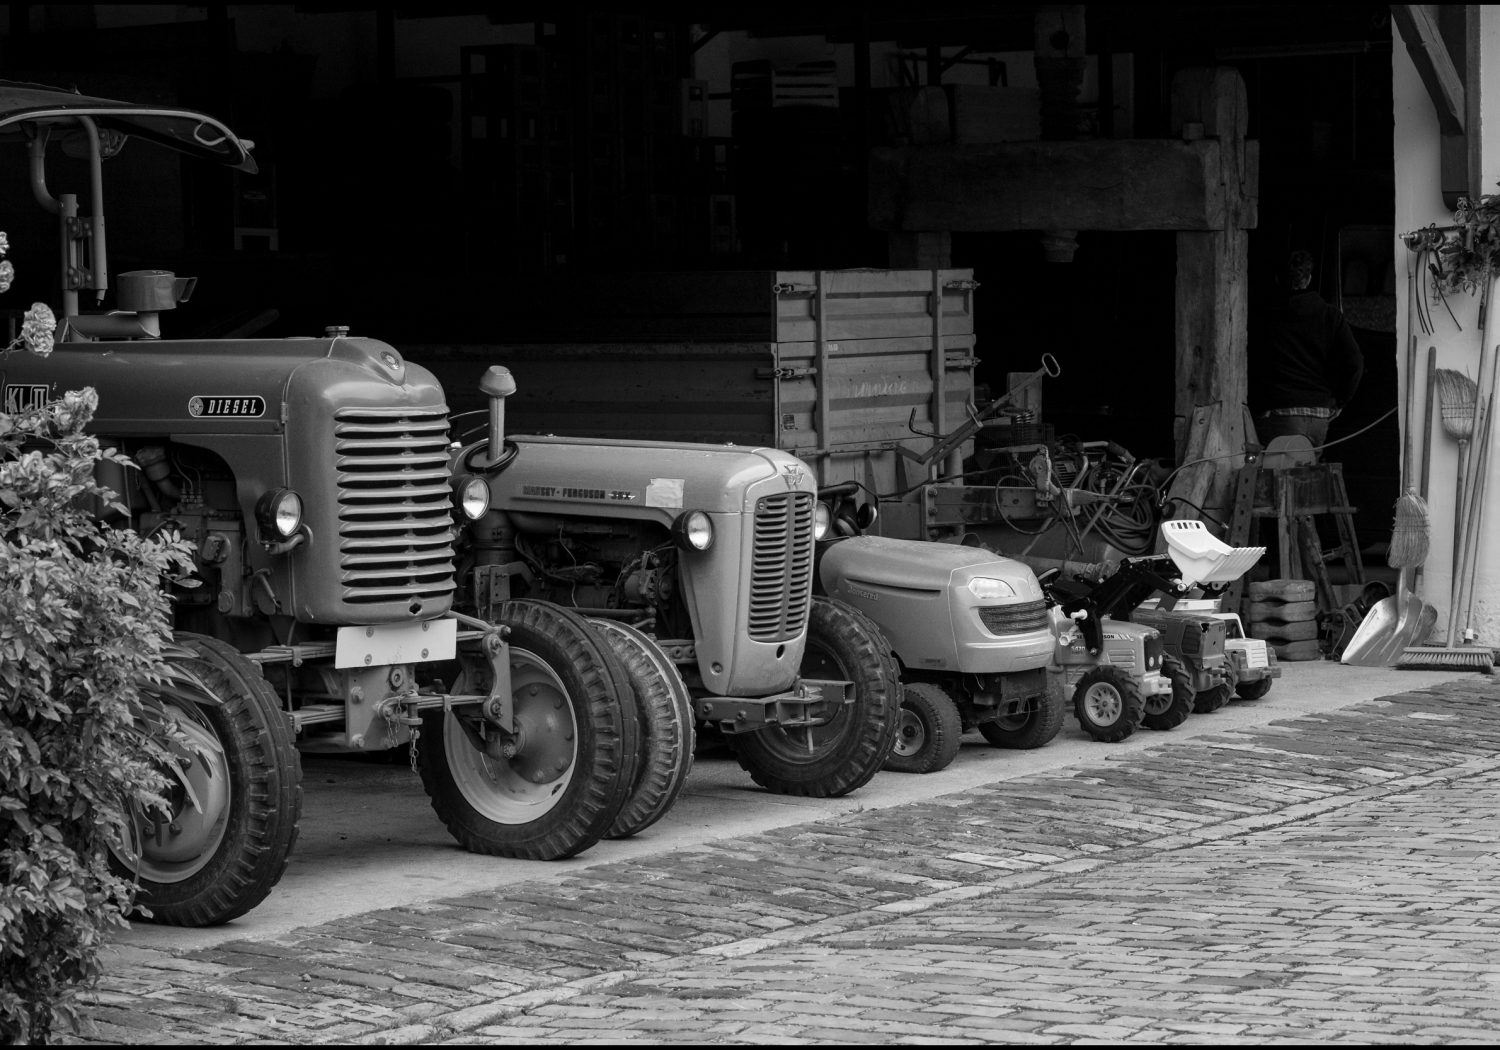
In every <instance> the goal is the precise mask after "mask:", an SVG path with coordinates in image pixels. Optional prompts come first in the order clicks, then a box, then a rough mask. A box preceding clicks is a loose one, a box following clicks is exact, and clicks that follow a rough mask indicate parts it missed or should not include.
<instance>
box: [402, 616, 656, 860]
mask: <svg viewBox="0 0 1500 1050" xmlns="http://www.w3.org/2000/svg"><path fill="white" fill-rule="evenodd" d="M495 622H496V623H497V624H499V625H500V626H503V627H508V628H509V629H510V635H509V643H510V682H511V707H512V713H513V715H514V723H515V732H514V733H503V732H501V731H500V730H499V729H498V728H497V727H496V726H494V725H492V724H491V723H489V722H487V721H486V720H485V719H484V717H483V715H482V714H481V711H480V705H478V704H465V705H462V706H458V707H454V708H453V709H452V710H450V711H447V712H445V711H443V710H442V709H440V708H439V709H431V710H428V711H427V712H425V713H424V715H423V719H422V732H421V734H420V736H419V737H418V740H417V751H418V758H419V760H420V761H419V767H418V768H419V769H420V772H421V774H422V786H423V787H424V788H425V789H426V791H427V794H428V797H429V798H430V799H431V801H432V808H433V810H435V811H436V812H437V815H438V817H439V818H440V819H441V820H442V821H443V824H444V826H445V827H447V829H448V831H449V832H450V833H451V834H452V835H453V837H454V838H455V839H457V840H458V842H459V844H460V845H462V846H463V847H464V848H465V849H467V850H469V851H470V852H472V853H486V854H491V855H494V856H500V857H520V858H523V859H527V860H559V859H561V858H563V857H571V856H574V855H575V854H578V853H582V852H583V851H584V850H586V849H588V848H589V847H590V846H592V845H593V844H594V843H596V842H598V841H599V840H600V839H601V838H603V837H604V836H605V835H606V834H607V833H608V832H609V830H610V828H611V827H612V826H613V825H614V822H615V820H616V818H617V817H618V816H619V814H620V809H621V807H622V806H623V805H624V804H625V801H626V799H627V798H628V797H629V795H630V788H631V785H632V784H633V783H634V781H635V771H636V763H637V761H638V758H639V750H640V738H639V736H640V725H639V715H638V714H637V713H636V708H635V701H634V699H633V698H632V696H631V693H630V679H629V677H628V676H627V675H626V673H625V671H624V669H623V668H621V666H620V662H619V661H618V660H617V659H616V658H615V657H614V655H613V654H612V653H611V652H610V648H609V646H608V644H607V643H606V642H605V641H604V640H603V639H602V638H601V637H600V636H599V635H598V634H597V633H596V632H595V631H594V630H593V629H592V628H590V626H589V624H588V621H587V620H585V619H584V618H583V617H581V616H579V615H578V614H577V613H574V612H571V611H569V610H566V609H563V608H561V607H560V606H556V605H552V604H550V603H547V602H537V601H511V602H505V603H504V604H502V605H501V606H500V607H499V609H498V611H497V616H496V620H495ZM477 666H479V667H480V668H481V670H479V671H477V672H476V671H474V670H468V671H466V673H465V678H468V679H471V680H470V681H469V682H468V686H469V691H472V692H479V691H481V690H483V689H487V688H488V687H489V685H488V674H487V669H484V666H483V662H482V661H481V662H480V663H479V664H478V665H477ZM474 678H477V680H478V684H477V686H476V684H475V682H474V681H473V680H472V679H474Z"/></svg>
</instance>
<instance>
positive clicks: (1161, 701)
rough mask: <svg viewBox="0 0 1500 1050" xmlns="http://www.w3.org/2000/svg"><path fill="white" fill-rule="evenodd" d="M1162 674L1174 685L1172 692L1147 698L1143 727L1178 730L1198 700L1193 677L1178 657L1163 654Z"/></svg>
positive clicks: (1142, 720)
mask: <svg viewBox="0 0 1500 1050" xmlns="http://www.w3.org/2000/svg"><path fill="white" fill-rule="evenodd" d="M1161 673H1162V674H1163V675H1164V676H1166V678H1167V679H1168V680H1169V681H1170V682H1171V683H1172V692H1171V693H1169V694H1166V695H1163V694H1160V693H1158V694H1157V695H1155V696H1148V697H1146V714H1145V716H1144V717H1143V718H1142V719H1141V725H1143V726H1145V727H1146V728H1147V729H1155V730H1158V731H1164V730H1168V729H1176V728H1177V727H1178V726H1180V725H1182V723H1184V722H1186V721H1187V720H1188V715H1190V714H1192V713H1193V704H1194V702H1195V701H1196V699H1197V698H1196V697H1195V696H1194V694H1193V676H1192V675H1190V674H1189V673H1188V669H1187V668H1186V667H1184V666H1183V665H1182V661H1181V660H1179V659H1177V657H1175V656H1171V655H1169V654H1163V655H1162V659H1161Z"/></svg>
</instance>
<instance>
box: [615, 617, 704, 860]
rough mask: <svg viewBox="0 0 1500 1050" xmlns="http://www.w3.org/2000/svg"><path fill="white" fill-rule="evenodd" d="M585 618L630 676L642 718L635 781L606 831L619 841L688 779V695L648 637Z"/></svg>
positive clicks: (657, 814)
mask: <svg viewBox="0 0 1500 1050" xmlns="http://www.w3.org/2000/svg"><path fill="white" fill-rule="evenodd" d="M589 622H590V623H591V624H592V625H593V627H594V630H595V631H597V632H598V633H599V635H600V636H601V637H602V638H603V639H604V641H605V642H606V643H608V645H609V647H610V649H611V650H613V652H614V654H615V656H616V657H617V658H618V659H619V661H620V663H621V665H623V666H624V668H625V671H626V673H627V674H629V675H630V684H631V691H632V692H633V693H634V694H635V703H636V709H637V712H638V713H639V715H640V719H641V754H640V761H639V762H638V763H637V768H636V775H635V785H634V786H633V787H632V788H631V789H630V797H629V798H627V799H626V800H625V805H624V806H623V807H621V809H620V815H619V816H618V817H616V818H615V822H614V824H613V825H611V827H610V829H609V835H608V837H609V838H612V839H623V838H628V837H629V836H631V835H634V834H636V833H637V832H640V831H644V830H645V829H646V828H648V827H650V826H651V825H652V824H655V823H656V822H657V821H658V820H660V819H661V818H662V817H663V816H665V815H666V812H667V810H669V809H671V808H672V803H673V802H675V801H676V799H677V796H678V795H679V794H680V793H681V791H682V787H683V785H684V784H686V783H687V777H688V772H689V770H691V769H692V768H693V751H694V748H695V746H696V741H695V739H694V732H693V699H692V696H691V695H690V694H689V693H688V688H687V685H686V684H685V683H684V682H683V680H682V675H681V674H679V673H678V671H677V665H676V664H674V663H672V661H671V659H670V658H669V657H668V656H667V654H666V653H664V652H662V651H661V648H660V647H659V646H658V645H657V644H656V643H655V642H653V641H652V640H651V639H650V637H649V636H647V635H646V634H644V633H643V632H641V631H638V630H636V628H634V627H630V626H627V625H626V624H623V623H619V622H617V621H615V620H604V619H596V620H591V621H589Z"/></svg>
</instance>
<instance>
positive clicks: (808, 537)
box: [750, 492, 813, 642]
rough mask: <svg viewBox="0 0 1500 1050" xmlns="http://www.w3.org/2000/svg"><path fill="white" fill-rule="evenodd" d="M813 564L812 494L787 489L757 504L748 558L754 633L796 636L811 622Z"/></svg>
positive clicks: (764, 638) (760, 637)
mask: <svg viewBox="0 0 1500 1050" xmlns="http://www.w3.org/2000/svg"><path fill="white" fill-rule="evenodd" d="M812 567H813V495H812V493H811V492H788V493H786V494H785V495H779V496H767V497H765V498H764V499H762V500H760V501H759V502H758V503H757V504H756V505H755V550H754V554H753V555H752V558H751V563H750V637H751V638H753V639H755V640H756V641H758V642H782V641H786V640H787V639H788V638H795V637H796V636H797V635H798V634H799V633H800V632H801V631H802V629H803V627H804V626H805V625H806V624H807V603H808V600H809V596H810V593H811V590H810V588H811V584H812Z"/></svg>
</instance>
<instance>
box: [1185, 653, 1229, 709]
mask: <svg viewBox="0 0 1500 1050" xmlns="http://www.w3.org/2000/svg"><path fill="white" fill-rule="evenodd" d="M1224 671H1225V678H1224V679H1223V681H1221V682H1219V684H1218V685H1215V686H1212V687H1210V688H1208V689H1204V690H1203V691H1201V692H1200V693H1198V695H1197V696H1196V697H1195V698H1194V700H1193V714H1195V715H1206V714H1210V713H1212V712H1214V711H1217V710H1218V709H1219V708H1221V707H1223V706H1224V705H1225V704H1227V703H1229V701H1230V700H1231V699H1233V698H1234V690H1235V687H1236V686H1238V685H1239V681H1240V675H1239V671H1238V670H1237V669H1236V668H1235V666H1234V664H1233V663H1230V662H1227V661H1226V662H1225V664H1224Z"/></svg>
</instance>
